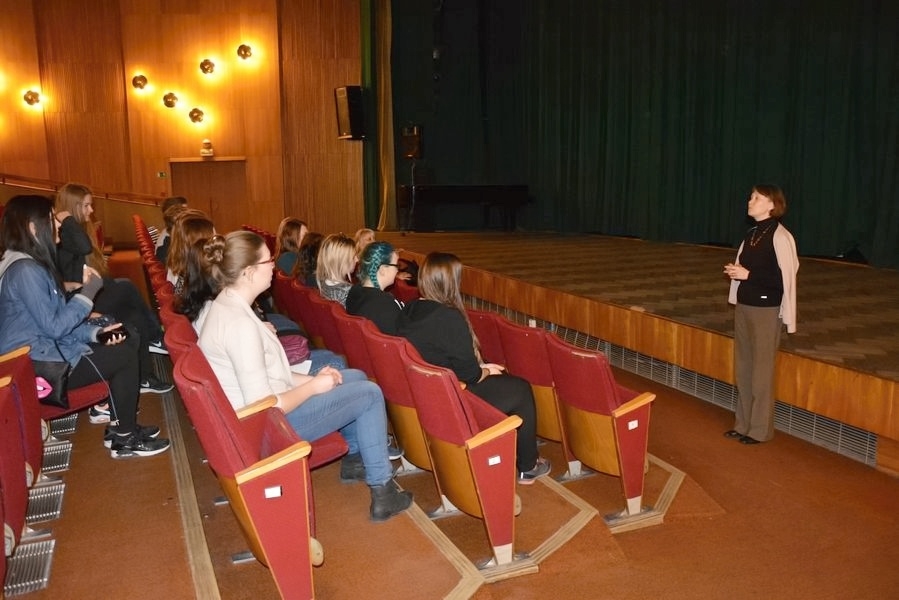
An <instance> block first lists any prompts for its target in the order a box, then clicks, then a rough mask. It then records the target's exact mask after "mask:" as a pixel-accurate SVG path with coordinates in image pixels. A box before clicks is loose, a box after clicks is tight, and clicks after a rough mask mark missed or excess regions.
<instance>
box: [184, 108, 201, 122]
mask: <svg viewBox="0 0 899 600" xmlns="http://www.w3.org/2000/svg"><path fill="white" fill-rule="evenodd" d="M187 116H189V117H190V120H191V122H192V123H200V122H201V121H202V120H203V111H202V110H200V109H199V108H194V109H192V110H191V111H190V113H188V115H187Z"/></svg>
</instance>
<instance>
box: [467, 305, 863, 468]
mask: <svg viewBox="0 0 899 600" xmlns="http://www.w3.org/2000/svg"><path fill="white" fill-rule="evenodd" d="M465 301H466V303H467V304H468V305H469V306H471V307H472V308H476V309H479V310H489V311H493V312H496V313H499V314H501V315H502V316H504V317H505V318H507V319H509V320H510V321H514V322H516V323H520V324H528V323H531V324H534V323H536V326H538V327H542V328H544V329H546V330H548V331H551V332H554V333H556V334H558V335H559V337H561V338H562V339H564V340H565V341H566V342H568V343H570V344H572V345H575V346H578V347H579V348H584V349H587V350H592V351H599V352H602V353H604V354H605V355H606V356H608V357H609V363H610V364H612V365H613V366H615V367H618V368H621V369H624V370H626V371H630V372H631V373H636V374H637V375H640V376H641V377H645V378H647V379H651V380H652V381H655V382H657V383H661V384H663V385H666V386H668V387H671V388H674V389H676V390H679V391H681V392H684V393H687V394H690V395H692V396H695V397H697V398H699V399H701V400H705V401H706V402H710V403H712V404H715V405H717V406H720V407H722V408H725V409H727V410H730V411H733V410H734V407H735V406H736V401H737V391H736V388H735V387H734V386H732V385H730V384H729V383H725V382H723V381H719V380H717V379H713V378H712V377H707V376H705V375H701V374H699V373H696V372H695V371H691V370H689V369H684V368H682V367H679V366H677V365H674V364H671V363H669V362H665V361H663V360H659V359H657V358H654V357H652V356H648V355H645V354H641V353H639V352H636V351H634V350H629V349H627V348H624V347H623V346H619V345H617V344H612V343H610V342H608V341H606V340H603V339H600V338H595V337H592V336H589V335H587V334H585V333H582V332H580V331H576V330H574V329H568V328H565V327H559V326H557V325H555V324H554V323H550V322H548V321H543V320H541V319H533V318H532V317H529V316H528V315H525V314H523V313H518V312H515V311H511V310H509V309H507V308H504V307H501V306H498V305H496V304H493V303H490V302H484V301H483V300H480V299H478V298H473V297H471V296H466V297H465ZM774 426H775V428H776V429H778V430H780V431H783V432H784V433H788V434H790V435H793V436H795V437H798V438H801V439H803V440H805V441H807V442H810V443H812V444H815V445H816V446H821V447H823V448H827V449H828V450H831V451H832V452H836V453H837V454H840V455H842V456H846V457H848V458H851V459H853V460H857V461H859V462H862V463H864V464H866V465H871V466H874V465H875V464H876V463H877V435H876V434H874V433H871V432H869V431H865V430H864V429H860V428H858V427H854V426H852V425H847V424H846V423H842V422H840V421H837V420H835V419H831V418H828V417H825V416H822V415H818V414H816V413H813V412H810V411H807V410H805V409H803V408H799V407H796V406H791V405H789V404H784V403H782V402H779V401H777V402H775V405H774Z"/></svg>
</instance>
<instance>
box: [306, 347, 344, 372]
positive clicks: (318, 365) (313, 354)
mask: <svg viewBox="0 0 899 600" xmlns="http://www.w3.org/2000/svg"><path fill="white" fill-rule="evenodd" d="M309 360H310V361H312V366H311V367H309V374H310V375H315V374H316V373H318V372H319V371H321V370H322V369H323V368H324V367H334V368H335V369H340V370H341V371H343V370H344V369H346V361H345V360H343V358H341V357H340V355H339V354H334V353H333V352H331V351H330V350H325V349H318V348H314V349H312V350H310V351H309Z"/></svg>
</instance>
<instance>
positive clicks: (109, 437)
mask: <svg viewBox="0 0 899 600" xmlns="http://www.w3.org/2000/svg"><path fill="white" fill-rule="evenodd" d="M135 433H137V434H138V435H139V436H140V437H141V438H142V439H145V440H152V439H154V438H157V437H159V427H157V426H156V425H138V426H137V431H136V432H135ZM117 437H123V436H119V435H118V434H116V432H115V431H113V430H112V429H110V428H109V427H107V428H106V431H104V432H103V445H104V446H106V447H107V448H112V442H113V441H114V440H115V439H116V438H117Z"/></svg>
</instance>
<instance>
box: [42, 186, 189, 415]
mask: <svg viewBox="0 0 899 600" xmlns="http://www.w3.org/2000/svg"><path fill="white" fill-rule="evenodd" d="M56 205H57V206H56V208H57V213H56V217H57V218H58V219H59V222H60V223H61V224H62V225H61V226H60V228H59V244H57V256H56V258H57V264H58V267H59V271H60V273H61V275H62V278H63V281H64V282H69V284H68V285H67V287H68V288H69V289H70V290H74V289H77V288H78V287H79V286H80V285H81V279H82V277H83V276H84V269H85V267H89V268H91V269H93V270H94V271H96V272H97V273H99V274H100V275H101V276H102V277H103V289H102V290H101V291H100V292H98V293H97V297H96V298H95V300H94V310H95V311H96V312H97V313H100V314H103V315H110V316H112V317H114V318H115V320H116V321H120V322H122V323H125V324H126V325H127V326H129V327H132V328H134V329H136V330H137V332H138V333H140V339H141V340H142V341H143V342H144V347H142V349H141V352H140V355H139V356H140V374H141V391H143V392H156V393H165V392H168V391H170V390H171V389H172V388H173V387H174V386H172V384H170V383H166V382H164V381H161V380H160V379H159V378H158V377H156V374H155V372H154V369H153V364H152V362H151V361H150V353H151V352H152V353H155V354H168V351H167V350H166V349H165V346H164V345H163V343H162V327H161V326H160V324H159V321H158V320H157V318H156V315H155V314H154V313H153V311H152V310H151V309H150V307H149V306H148V305H147V303H146V302H145V301H144V299H143V297H142V296H141V294H140V292H139V291H138V289H137V287H135V285H134V284H133V283H132V282H131V281H130V280H129V279H124V278H120V279H113V278H111V277H109V269H108V268H107V266H106V257H105V256H104V255H103V249H102V248H101V247H100V244H99V242H98V240H97V235H96V227H95V225H94V222H93V220H92V219H91V215H93V212H94V205H93V196H92V194H91V191H90V189H89V188H87V187H86V186H83V185H80V184H77V183H67V184H65V185H64V186H62V187H61V188H59V191H58V192H57V195H56ZM95 412H96V411H95ZM100 412H101V413H102V412H103V411H100ZM94 416H96V417H97V418H99V421H97V420H95V421H94V422H100V423H102V422H106V420H107V417H108V415H106V414H100V415H99V416H97V415H94Z"/></svg>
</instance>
